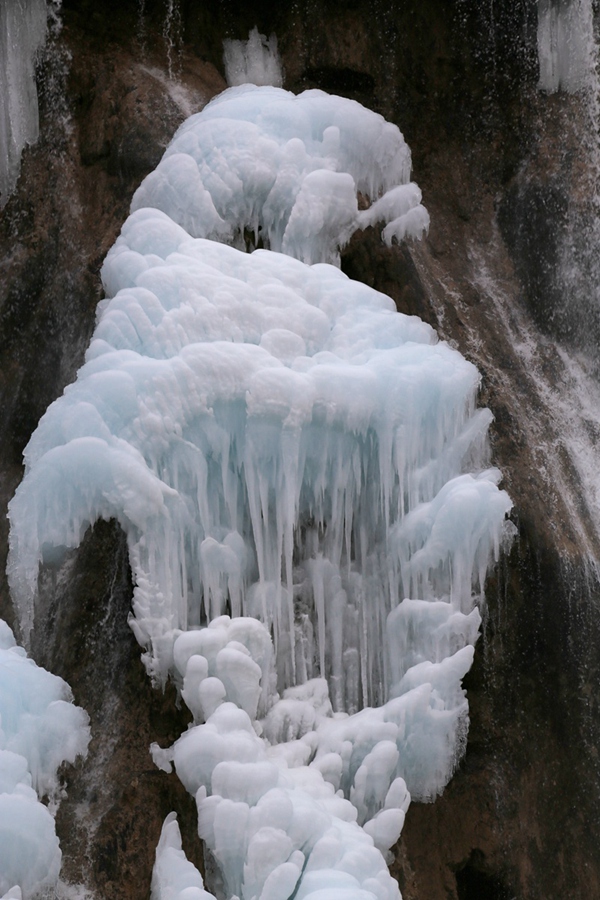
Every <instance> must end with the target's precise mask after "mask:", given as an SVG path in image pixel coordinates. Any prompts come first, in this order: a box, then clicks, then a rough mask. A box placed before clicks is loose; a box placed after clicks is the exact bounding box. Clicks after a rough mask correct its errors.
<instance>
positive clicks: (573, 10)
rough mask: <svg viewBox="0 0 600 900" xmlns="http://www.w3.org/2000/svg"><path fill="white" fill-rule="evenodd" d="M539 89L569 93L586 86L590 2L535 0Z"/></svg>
mask: <svg viewBox="0 0 600 900" xmlns="http://www.w3.org/2000/svg"><path fill="white" fill-rule="evenodd" d="M537 42H538V59H539V66H540V78H539V87H540V88H541V89H542V90H543V91H547V92H548V93H554V92H555V91H558V90H559V89H560V88H562V89H563V90H565V91H568V92H569V93H574V92H575V91H579V90H582V89H584V88H586V87H589V86H590V83H591V78H592V75H593V61H594V54H595V47H594V19H593V10H592V2H591V0H538V32H537Z"/></svg>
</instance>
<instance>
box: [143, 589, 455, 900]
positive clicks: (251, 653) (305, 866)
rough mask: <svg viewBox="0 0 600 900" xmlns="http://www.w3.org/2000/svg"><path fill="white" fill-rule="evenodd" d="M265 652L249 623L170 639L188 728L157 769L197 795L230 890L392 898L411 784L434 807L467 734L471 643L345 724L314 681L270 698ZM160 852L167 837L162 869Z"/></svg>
mask: <svg viewBox="0 0 600 900" xmlns="http://www.w3.org/2000/svg"><path fill="white" fill-rule="evenodd" d="M405 602H406V601H405ZM443 605H444V606H448V604H443ZM392 615H393V614H392ZM457 615H458V616H460V614H457ZM436 619H437V620H438V621H440V622H441V621H442V619H443V616H442V615H441V610H437V615H436ZM459 630H460V628H459V627H456V628H455V631H459ZM269 647H270V637H269V633H268V631H267V629H266V628H265V626H264V625H262V624H261V623H259V622H257V621H256V620H254V619H250V618H238V619H230V617H229V616H222V617H219V618H218V619H215V620H213V621H212V622H211V623H210V625H209V626H208V628H205V629H200V630H197V631H191V632H184V633H182V634H181V635H180V636H179V637H178V638H177V640H176V642H175V647H174V659H175V666H176V671H177V675H178V676H179V677H180V678H181V679H182V681H183V690H182V696H183V698H184V700H185V702H186V703H187V705H188V706H189V708H190V709H191V711H192V712H193V714H194V720H195V724H194V726H193V727H191V728H189V729H188V731H187V732H186V733H185V734H184V735H182V737H181V738H179V740H178V741H177V742H176V743H175V744H174V745H173V747H171V748H168V749H166V750H161V749H160V748H158V747H157V746H156V745H153V747H152V753H153V757H154V759H155V762H156V763H157V764H158V765H159V766H160V767H161V768H163V769H165V770H166V771H170V769H171V764H172V763H174V764H175V768H176V771H177V774H178V776H179V778H180V779H181V781H182V782H183V784H184V785H185V787H186V788H187V790H188V791H189V792H190V793H191V794H192V796H195V798H196V802H197V806H198V823H199V834H200V836H201V837H202V839H203V840H204V842H205V846H206V847H207V848H208V850H209V851H210V853H211V854H212V856H213V858H214V861H215V862H216V863H217V865H218V867H219V869H220V871H221V873H222V874H223V878H224V887H225V895H226V896H237V897H239V898H241V900H252V898H256V897H271V898H272V900H284V898H287V897H289V896H291V895H292V894H294V896H304V897H310V896H314V897H315V898H317V897H319V896H320V893H319V892H320V891H324V890H327V891H328V892H329V891H339V892H340V894H339V896H340V897H341V896H349V897H356V898H360V900H372V898H389V900H392V898H398V897H399V893H398V887H397V885H396V883H395V882H394V881H393V880H392V879H391V878H390V876H389V873H388V870H387V866H386V858H387V855H388V851H389V850H390V848H391V847H392V846H393V845H394V844H395V843H396V841H397V840H398V837H399V835H400V832H401V830H402V827H403V824H404V817H405V814H406V811H407V809H408V806H409V804H410V799H411V794H410V793H409V790H408V787H407V782H408V784H409V785H410V786H411V791H412V790H414V791H415V793H416V794H417V796H419V797H420V798H421V799H431V798H432V797H434V796H435V795H436V794H437V793H438V792H439V791H440V790H441V789H442V788H443V787H444V785H445V784H446V782H447V780H448V778H449V777H450V774H451V768H452V765H453V763H454V762H455V759H453V757H452V755H451V754H449V753H448V747H449V746H452V747H456V746H457V745H458V744H459V743H460V739H461V738H463V739H464V737H465V734H466V730H465V728H466V713H467V705H466V699H465V696H464V692H463V690H462V688H461V686H460V681H461V679H462V677H463V676H464V674H465V673H466V671H468V669H469V667H470V665H471V662H472V656H473V648H472V647H471V646H467V647H463V648H462V649H460V650H457V651H456V652H455V653H454V655H452V656H449V657H446V658H444V659H443V660H442V662H440V663H438V664H436V663H427V664H423V663H418V664H416V665H415V666H414V667H411V668H410V669H409V670H408V672H407V673H406V676H405V677H404V679H403V681H402V682H401V684H400V686H399V691H398V693H399V696H398V697H397V698H396V699H393V700H390V701H389V702H388V703H386V704H384V705H383V706H382V707H380V708H378V709H369V708H367V709H363V710H361V711H360V712H359V713H356V714H355V715H352V716H347V715H340V714H338V715H334V714H333V710H332V707H331V703H330V702H329V695H328V688H327V683H326V682H325V681H324V680H323V679H316V680H314V681H310V682H307V683H306V684H304V685H301V686H298V687H296V688H291V689H288V690H287V691H286V692H285V693H284V696H283V697H282V698H281V699H279V698H278V696H277V695H276V694H273V693H272V691H273V685H274V678H273V673H272V672H271V671H270V661H271V660H272V659H273V655H272V654H271V653H269ZM252 666H254V670H253V669H252ZM248 673H250V677H248ZM261 682H265V683H266V684H267V685H268V684H270V685H271V693H270V692H269V690H267V691H266V694H267V714H266V716H264V718H263V719H262V720H261V721H260V722H257V721H254V722H253V719H255V717H256V715H257V708H258V698H259V697H260V696H261V693H262V691H261V687H264V686H265V684H264V683H263V684H262V685H261ZM248 693H250V694H252V699H251V701H250V703H248V702H247V700H248V696H247V694H248ZM260 735H262V739H261V737H260ZM169 821H170V820H168V822H169ZM165 827H167V825H165ZM169 827H170V828H171V827H172V825H169ZM173 833H174V834H175V832H173ZM175 837H176V835H175ZM164 845H165V838H164V833H163V838H161V843H160V844H159V849H158V851H157V868H158V861H159V858H162V856H161V855H162V854H163V853H164V849H162V848H164ZM173 854H174V856H175V855H176V856H177V859H178V860H179V864H180V865H181V873H182V874H181V877H182V880H183V878H184V873H185V878H189V879H196V881H194V883H198V884H199V885H200V886H202V882H201V880H200V881H199V882H198V879H199V875H197V874H194V872H195V870H193V867H191V866H190V864H189V863H187V861H186V862H184V860H183V854H181V853H180V845H179V844H177V849H176V851H173ZM172 871H173V872H174V866H173V868H172ZM155 872H156V870H155ZM172 879H173V880H174V875H173V876H172ZM153 896H154V895H153ZM156 896H157V897H159V896H162V895H159V894H157V895H156ZM165 896H167V895H165ZM169 896H171V895H169ZM173 896H179V894H177V893H174V894H173ZM327 896H328V897H329V893H328V894H327Z"/></svg>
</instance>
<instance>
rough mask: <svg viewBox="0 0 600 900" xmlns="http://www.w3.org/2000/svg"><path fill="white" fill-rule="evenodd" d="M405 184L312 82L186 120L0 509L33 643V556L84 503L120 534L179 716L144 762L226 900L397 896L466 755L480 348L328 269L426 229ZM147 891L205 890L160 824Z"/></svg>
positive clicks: (503, 503)
mask: <svg viewBox="0 0 600 900" xmlns="http://www.w3.org/2000/svg"><path fill="white" fill-rule="evenodd" d="M409 178H410V152H409V150H408V147H407V146H406V144H405V142H404V140H403V138H402V135H401V134H400V132H399V130H398V129H397V128H396V127H395V126H393V125H391V124H389V123H387V122H385V121H384V120H383V119H382V118H381V117H380V116H378V115H376V114H374V113H372V112H369V111H368V110H365V109H364V108H363V107H361V106H360V105H359V104H357V103H354V102H352V101H349V100H345V99H343V98H339V97H330V96H328V95H326V94H324V93H322V92H320V91H308V92H305V93H304V94H301V95H299V96H297V97H296V96H294V95H292V94H289V93H287V92H285V91H282V90H280V89H277V88H273V87H266V88H256V87H252V86H248V85H246V86H243V87H238V88H233V89H230V90H229V91H227V92H225V93H224V94H223V95H221V97H219V98H217V99H216V100H215V101H213V102H212V103H211V104H209V105H208V106H207V107H206V108H205V109H204V110H203V112H202V113H200V114H198V115H196V116H192V117H191V118H190V119H189V120H188V121H187V122H186V123H184V125H183V126H182V127H181V128H180V130H179V131H178V133H177V134H176V136H175V138H174V140H173V142H172V144H171V145H170V147H169V148H168V149H167V151H166V153H165V156H164V158H163V160H162V162H161V163H160V165H159V166H158V168H157V169H156V171H155V172H154V173H152V174H151V175H150V176H148V178H147V179H146V180H145V181H144V182H143V184H142V185H141V187H140V188H139V190H138V191H137V193H136V195H135V197H134V200H133V204H132V214H131V216H130V217H129V219H128V220H127V222H126V223H125V225H124V226H123V230H122V233H121V236H120V237H119V239H118V241H117V242H116V244H115V245H114V247H113V249H112V250H111V251H110V253H109V255H108V257H107V259H106V262H105V264H104V268H103V280H104V284H105V289H106V294H107V296H106V299H105V300H104V301H103V302H102V303H101V304H100V307H99V310H98V321H97V326H96V330H95V332H94V336H93V339H92V342H91V345H90V348H89V350H88V352H87V356H86V362H85V365H84V366H83V367H82V369H81V370H80V372H79V373H78V377H77V381H76V382H75V383H74V384H73V385H71V386H70V387H68V388H67V389H66V391H65V393H64V395H63V397H61V398H60V399H59V400H58V401H56V402H55V403H54V404H53V405H52V406H51V407H50V408H49V409H48V411H47V413H46V414H45V416H44V417H43V418H42V420H41V421H40V424H39V426H38V428H37V430H36V432H35V433H34V435H33V436H32V439H31V441H30V443H29V445H28V447H27V450H26V453H25V461H26V474H25V478H24V480H23V482H22V484H21V486H20V488H19V490H18V491H17V494H16V495H15V498H14V499H13V501H12V503H11V507H10V517H11V549H10V562H9V577H10V582H11V587H12V590H13V595H14V598H15V601H16V603H17V606H18V608H19V610H20V613H21V621H22V626H23V628H24V632H25V633H26V632H27V631H28V630H29V628H30V627H31V625H32V622H33V609H34V599H35V589H36V580H37V570H38V565H39V562H40V560H41V559H42V558H43V557H44V554H45V553H46V552H47V551H48V550H49V549H52V548H54V549H53V552H55V549H56V548H60V547H75V546H77V545H78V544H79V542H80V541H81V539H82V537H83V534H84V532H85V530H86V528H87V527H88V526H89V525H90V524H91V523H93V522H94V521H96V520H97V519H98V518H106V519H108V518H111V517H114V518H116V519H118V521H119V522H120V523H121V525H122V527H123V528H124V530H125V531H126V533H127V538H128V544H129V553H130V560H131V564H132V570H133V575H134V580H135V590H134V603H133V616H132V620H131V624H132V627H133V629H134V632H135V634H136V636H137V638H138V640H139V642H140V644H141V645H142V646H143V647H144V648H145V654H144V659H145V663H146V666H147V668H148V671H149V672H150V674H151V675H152V676H153V678H154V679H155V680H156V681H158V682H164V681H165V679H166V678H167V677H169V676H171V677H173V678H174V679H175V681H176V682H177V684H178V685H179V687H180V689H181V694H182V697H183V699H184V701H185V702H186V704H187V705H188V706H189V708H190V710H191V712H192V714H193V716H194V720H195V721H194V725H193V727H192V728H190V729H189V730H188V731H187V732H186V733H185V734H184V735H183V736H182V737H181V738H180V739H179V740H178V741H177V742H176V743H175V745H174V746H173V747H172V748H166V749H160V748H158V747H154V748H153V756H154V759H155V762H156V763H157V764H158V765H159V766H160V767H161V768H165V769H169V768H170V767H171V765H172V764H173V763H174V765H175V768H176V770H177V772H178V774H179V776H180V778H181V780H182V781H183V783H184V785H185V786H186V788H187V789H188V790H189V791H190V792H191V793H192V794H193V795H194V796H195V798H196V801H197V804H198V815H199V833H200V836H201V837H202V838H203V840H204V842H205V845H206V847H207V848H208V850H209V852H210V854H211V855H212V859H213V861H214V862H215V863H216V867H217V869H218V871H219V872H220V876H219V878H220V880H221V882H222V884H221V887H220V888H219V890H218V891H217V893H220V894H222V895H223V896H227V897H238V898H241V900H254V898H258V897H262V898H263V900H286V898H288V897H290V896H291V895H292V894H293V895H294V897H296V898H297V900H302V898H308V897H311V896H314V897H315V898H316V897H318V896H322V893H320V892H322V891H323V890H325V889H327V890H328V892H329V893H328V897H329V896H330V897H334V896H339V897H342V896H343V897H344V898H345V900H351V898H352V900H375V898H379V900H393V898H397V897H398V896H399V893H398V887H397V885H396V883H395V882H394V881H393V879H392V878H391V877H390V875H389V872H388V870H387V867H386V863H385V856H386V854H387V853H388V851H389V849H390V847H391V846H392V845H393V844H394V842H395V841H396V840H397V838H398V835H399V833H400V830H401V828H402V823H403V821H404V814H405V812H406V809H407V807H408V803H409V800H410V795H411V794H412V795H413V796H416V797H419V798H422V799H433V798H434V797H435V796H436V795H437V794H438V793H439V792H440V791H441V790H443V788H444V786H445V784H446V783H447V781H448V779H449V778H450V776H451V774H452V772H453V769H454V767H455V765H456V762H457V760H458V758H459V757H460V755H461V753H462V751H463V749H464V745H465V739H466V730H467V725H468V706H467V702H466V697H465V693H464V691H463V689H462V686H461V681H462V678H463V676H464V675H465V673H466V672H467V671H468V669H469V667H470V665H471V662H472V659H473V644H474V643H475V641H476V638H477V634H478V628H479V624H480V616H479V612H478V610H477V602H478V600H479V599H480V598H481V596H482V592H483V587H484V581H485V576H486V572H487V570H488V567H489V565H490V563H491V562H492V561H493V560H494V559H497V557H498V554H499V549H500V543H501V541H502V537H503V534H504V527H505V517H506V514H507V512H508V511H509V509H510V505H511V504H510V500H509V498H508V497H507V495H506V493H505V492H503V491H500V490H499V489H498V487H497V484H498V481H499V473H498V472H497V471H496V470H493V469H489V468H488V451H487V429H488V426H489V423H490V420H491V415H490V413H489V412H488V411H487V410H478V409H477V408H476V395H477V389H478V385H479V376H478V373H477V371H476V369H475V368H474V367H473V366H472V365H471V364H470V363H468V362H467V361H466V360H465V359H464V358H463V357H462V356H461V355H460V354H459V353H457V352H456V351H455V350H452V349H451V348H450V347H449V346H448V345H446V344H444V343H441V342H438V341H437V338H436V335H435V333H434V332H433V330H432V329H431V328H430V327H429V326H427V325H425V324H424V323H423V322H421V321H420V320H419V319H417V318H416V317H408V316H404V315H401V314H399V313H397V312H396V310H395V307H394V304H393V302H392V301H391V300H390V299H389V298H388V297H385V296H384V295H382V294H379V293H378V292H376V291H374V290H372V289H370V288H368V287H366V286H365V285H362V284H359V283H357V282H353V281H351V280H350V279H348V278H347V277H346V276H345V275H343V274H342V273H341V272H340V270H339V269H338V268H336V267H335V266H334V265H331V263H336V262H339V248H340V247H341V246H342V245H343V243H344V241H345V240H347V239H348V238H349V236H350V234H352V232H353V231H355V230H356V229H357V228H363V227H367V226H368V225H378V226H379V227H383V238H384V240H386V241H387V242H388V243H390V244H391V243H392V241H393V240H394V239H395V240H401V239H402V238H404V237H406V236H412V237H419V236H420V235H421V234H422V232H423V230H424V229H425V228H426V227H427V223H428V216H427V212H426V210H425V209H424V207H423V206H422V205H421V202H420V201H421V195H420V191H419V189H418V187H417V186H416V185H414V184H411V183H410V182H409ZM359 192H360V193H361V194H362V196H363V197H364V198H365V199H366V200H367V208H366V209H364V210H362V211H360V212H359V209H358V202H357V194H358V193H359ZM369 201H370V205H369ZM215 239H217V240H215ZM219 240H220V241H221V242H218V241H219ZM247 243H250V244H251V245H252V244H253V245H254V246H256V245H259V244H262V245H263V247H264V248H267V247H268V248H270V249H258V250H255V251H254V252H253V253H245V252H242V250H241V249H239V248H241V247H244V246H245V245H246V244H247ZM276 251H278V252H276ZM308 263H310V265H309V264H308ZM180 877H181V879H183V881H180V880H179V879H180ZM198 878H199V876H198ZM186 879H187V881H189V883H185V884H184V882H186ZM175 882H177V883H181V884H182V885H183V887H181V888H180V889H176V886H174V884H175ZM153 891H154V894H153V896H155V897H156V900H159V898H163V897H165V898H166V897H171V896H173V897H175V896H182V897H183V896H185V897H187V896H188V892H189V891H192V894H190V896H192V895H193V896H197V897H200V896H203V894H202V892H203V891H204V887H203V886H202V882H201V881H200V882H198V879H197V878H196V875H195V874H194V872H193V870H192V868H190V866H189V864H188V863H187V861H186V860H185V858H184V857H183V855H182V851H181V848H180V846H179V843H178V836H177V833H176V826H175V825H174V822H173V821H171V820H169V821H168V822H167V823H166V825H165V832H164V833H163V840H162V841H161V845H160V846H159V850H158V853H157V863H156V868H155V880H154V887H153Z"/></svg>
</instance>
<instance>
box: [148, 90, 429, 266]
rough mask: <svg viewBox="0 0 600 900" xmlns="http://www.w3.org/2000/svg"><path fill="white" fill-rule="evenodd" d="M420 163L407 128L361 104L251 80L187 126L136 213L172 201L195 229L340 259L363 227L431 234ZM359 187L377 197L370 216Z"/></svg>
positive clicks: (308, 257) (300, 254) (174, 214)
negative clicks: (416, 168)
mask: <svg viewBox="0 0 600 900" xmlns="http://www.w3.org/2000/svg"><path fill="white" fill-rule="evenodd" d="M410 166H411V162H410V151H409V149H408V147H407V145H406V143H405V141H404V138H403V137H402V135H401V133H400V131H399V130H398V128H397V127H396V126H395V125H392V124H391V123H390V122H386V121H385V119H383V118H382V117H381V116H380V115H377V113H374V112H371V111H370V110H368V109H365V108H364V107H363V106H361V105H360V104H359V103H356V102H355V101H354V100H347V99H344V98H342V97H332V96H330V95H329V94H325V93H323V91H305V92H304V93H303V94H299V95H298V96H296V95H294V94H291V93H289V92H288V91H284V90H281V89H279V88H275V87H263V88H260V89H257V88H255V87H253V86H252V85H244V86H242V87H237V88H232V89H230V90H228V91H225V92H224V93H223V94H221V95H220V96H219V97H217V98H216V99H215V100H213V101H212V102H211V103H209V104H208V106H206V107H205V108H204V109H203V110H202V112H201V113H198V114H197V115H195V116H191V117H190V118H189V119H188V120H187V121H186V122H184V124H183V125H182V126H181V128H180V129H179V131H178V132H177V134H176V135H175V137H174V139H173V141H172V142H171V144H170V145H169V147H168V148H167V151H166V153H165V155H164V157H163V159H162V161H161V162H160V164H159V166H158V167H157V169H156V170H155V171H154V172H153V173H152V174H150V175H149V176H148V177H147V178H146V179H145V180H144V181H143V182H142V185H141V186H140V188H139V189H138V190H137V191H136V193H135V195H134V198H133V203H132V210H137V209H142V208H144V207H149V206H150V207H155V208H157V209H161V210H162V211H163V212H165V213H167V215H169V216H170V217H171V218H172V219H173V221H175V222H177V223H178V224H180V225H181V226H182V227H183V228H185V229H186V231H188V232H189V233H190V234H191V235H192V236H193V237H206V238H214V239H218V240H227V241H228V242H233V243H234V244H235V245H236V246H238V247H242V248H243V247H244V245H245V242H246V241H249V240H252V241H253V242H254V244H255V245H257V244H258V242H261V243H262V245H263V246H265V247H268V248H270V249H271V250H277V251H281V252H283V253H286V254H288V255H290V256H294V257H296V258H298V259H301V260H303V261H304V262H307V263H315V262H331V263H337V262H339V248H340V246H343V245H344V244H345V243H346V242H347V241H348V239H349V238H350V236H351V234H352V233H353V232H354V231H356V229H357V228H365V227H367V225H370V224H376V223H378V222H379V223H381V224H384V225H386V229H385V233H384V234H385V240H386V241H387V242H388V243H391V242H392V239H393V237H396V238H397V239H398V240H400V239H402V238H404V237H420V236H421V235H422V233H423V231H424V230H426V228H427V227H428V225H429V217H428V214H427V211H426V210H425V208H424V207H423V206H422V205H421V192H420V191H419V188H418V187H417V185H416V184H409V183H407V182H408V180H409V177H410ZM357 192H360V193H361V194H362V195H363V196H364V197H369V198H370V199H372V200H373V201H377V202H374V203H373V205H372V206H371V207H370V208H368V209H366V210H363V211H362V212H359V210H358V203H357ZM382 194H383V196H380V195H382ZM378 198H379V199H378Z"/></svg>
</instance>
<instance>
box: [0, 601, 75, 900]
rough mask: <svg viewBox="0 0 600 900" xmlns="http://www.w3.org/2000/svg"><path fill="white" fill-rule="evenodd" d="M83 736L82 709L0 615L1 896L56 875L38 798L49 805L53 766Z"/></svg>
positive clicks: (54, 784)
mask: <svg viewBox="0 0 600 900" xmlns="http://www.w3.org/2000/svg"><path fill="white" fill-rule="evenodd" d="M89 739H90V733H89V727H88V717H87V714H86V713H85V712H84V711H83V710H82V709H79V707H77V706H74V705H73V703H72V702H71V692H70V690H69V687H68V685H66V684H65V682H64V681H63V680H62V679H61V678H58V677H57V676H56V675H51V674H50V672H46V670H45V669H41V668H40V667H39V666H37V665H36V664H35V663H34V661H33V660H32V659H29V658H28V657H27V654H26V653H25V650H23V648H22V647H18V646H17V644H16V642H15V639H14V636H13V634H12V631H11V630H10V628H9V627H8V625H7V624H6V623H5V622H4V621H3V620H2V619H0V896H1V897H5V896H8V897H13V898H14V897H21V896H22V897H23V898H24V900H28V898H29V897H32V896H33V895H34V894H37V893H38V892H39V891H40V890H41V889H43V888H49V887H52V886H53V885H54V884H55V883H56V881H57V879H58V874H59V871H60V861H61V852H60V847H59V843H58V838H57V836H56V832H55V828H54V818H53V817H52V815H51V813H50V811H49V809H48V807H47V806H45V805H44V804H43V803H41V802H40V800H39V798H42V797H48V798H50V800H51V801H52V804H53V805H56V802H57V801H58V800H59V799H60V784H59V780H58V777H57V771H58V768H59V766H60V765H62V763H64V762H70V763H72V762H74V761H75V759H76V758H77V757H78V756H85V755H86V753H87V745H88V742H89ZM17 891H20V893H18V892H17Z"/></svg>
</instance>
